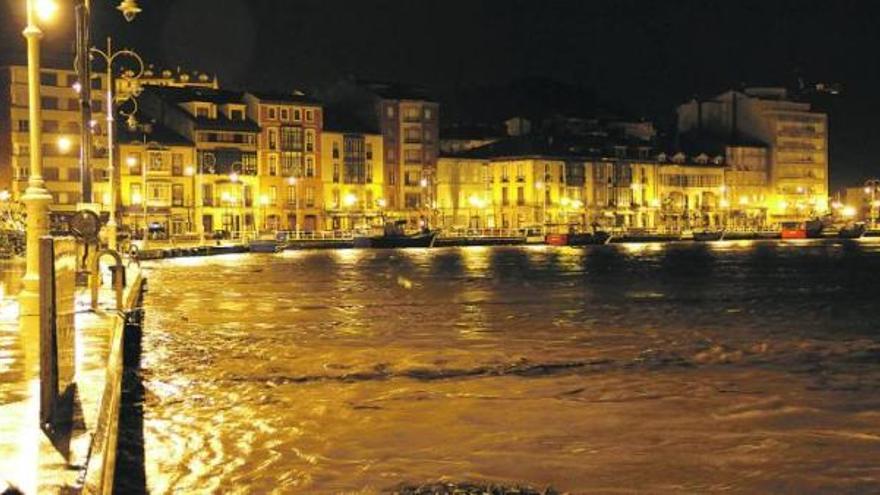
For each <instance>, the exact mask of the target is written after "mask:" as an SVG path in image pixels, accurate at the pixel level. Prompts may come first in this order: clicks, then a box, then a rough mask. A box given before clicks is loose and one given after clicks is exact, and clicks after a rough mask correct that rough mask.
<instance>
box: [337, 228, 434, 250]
mask: <svg viewBox="0 0 880 495" xmlns="http://www.w3.org/2000/svg"><path fill="white" fill-rule="evenodd" d="M436 239H437V233H436V232H430V233H427V234H415V235H400V236H398V235H388V236H385V235H382V236H373V237H358V238H356V239H355V240H354V247H356V248H375V249H396V248H429V247H434V241H435V240H436Z"/></svg>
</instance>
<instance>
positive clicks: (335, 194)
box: [331, 189, 340, 208]
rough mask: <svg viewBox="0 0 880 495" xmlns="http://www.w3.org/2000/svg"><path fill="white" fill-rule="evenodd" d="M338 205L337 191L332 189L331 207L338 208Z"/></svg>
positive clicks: (338, 196)
mask: <svg viewBox="0 0 880 495" xmlns="http://www.w3.org/2000/svg"><path fill="white" fill-rule="evenodd" d="M339 203H340V195H339V189H334V190H333V203H332V206H331V207H332V208H339Z"/></svg>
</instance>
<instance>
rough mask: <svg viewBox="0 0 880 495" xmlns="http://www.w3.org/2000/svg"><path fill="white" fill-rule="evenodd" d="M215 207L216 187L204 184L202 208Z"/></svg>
mask: <svg viewBox="0 0 880 495" xmlns="http://www.w3.org/2000/svg"><path fill="white" fill-rule="evenodd" d="M213 205H214V187H213V186H212V185H211V184H202V206H213Z"/></svg>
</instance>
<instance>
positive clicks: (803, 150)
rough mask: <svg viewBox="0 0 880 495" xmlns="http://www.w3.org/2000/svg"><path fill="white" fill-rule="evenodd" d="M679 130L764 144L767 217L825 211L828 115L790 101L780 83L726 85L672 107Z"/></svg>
mask: <svg viewBox="0 0 880 495" xmlns="http://www.w3.org/2000/svg"><path fill="white" fill-rule="evenodd" d="M678 130H679V132H681V133H685V132H698V133H700V134H703V133H711V134H713V135H715V136H719V137H723V138H726V139H729V142H730V143H731V144H736V143H737V142H738V141H739V140H740V139H748V140H752V141H758V142H759V143H760V144H761V145H763V146H765V147H766V148H767V154H768V161H767V164H768V167H767V180H768V188H769V190H768V193H767V196H768V197H767V201H766V204H767V206H768V210H769V216H770V217H771V221H774V222H775V221H782V220H787V219H803V218H809V217H813V216H816V215H819V214H822V213H824V212H825V210H826V208H827V202H828V120H827V117H826V115H825V114H823V113H820V112H816V111H813V110H812V108H811V106H810V104H809V103H805V102H798V101H793V100H792V99H790V98H789V96H788V93H787V91H786V90H785V89H783V88H747V89H745V90H744V91H743V92H739V91H727V92H725V93H722V94H720V95H718V96H716V97H714V98H711V99H709V100H707V101H698V100H692V101H690V102H688V103H685V104H683V105H681V106H679V107H678Z"/></svg>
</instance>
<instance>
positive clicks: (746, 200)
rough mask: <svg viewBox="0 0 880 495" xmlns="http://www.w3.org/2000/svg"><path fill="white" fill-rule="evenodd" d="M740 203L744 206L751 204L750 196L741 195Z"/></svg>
mask: <svg viewBox="0 0 880 495" xmlns="http://www.w3.org/2000/svg"><path fill="white" fill-rule="evenodd" d="M739 204H740V205H742V206H745V205H747V204H749V197H748V196H740V197H739Z"/></svg>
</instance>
